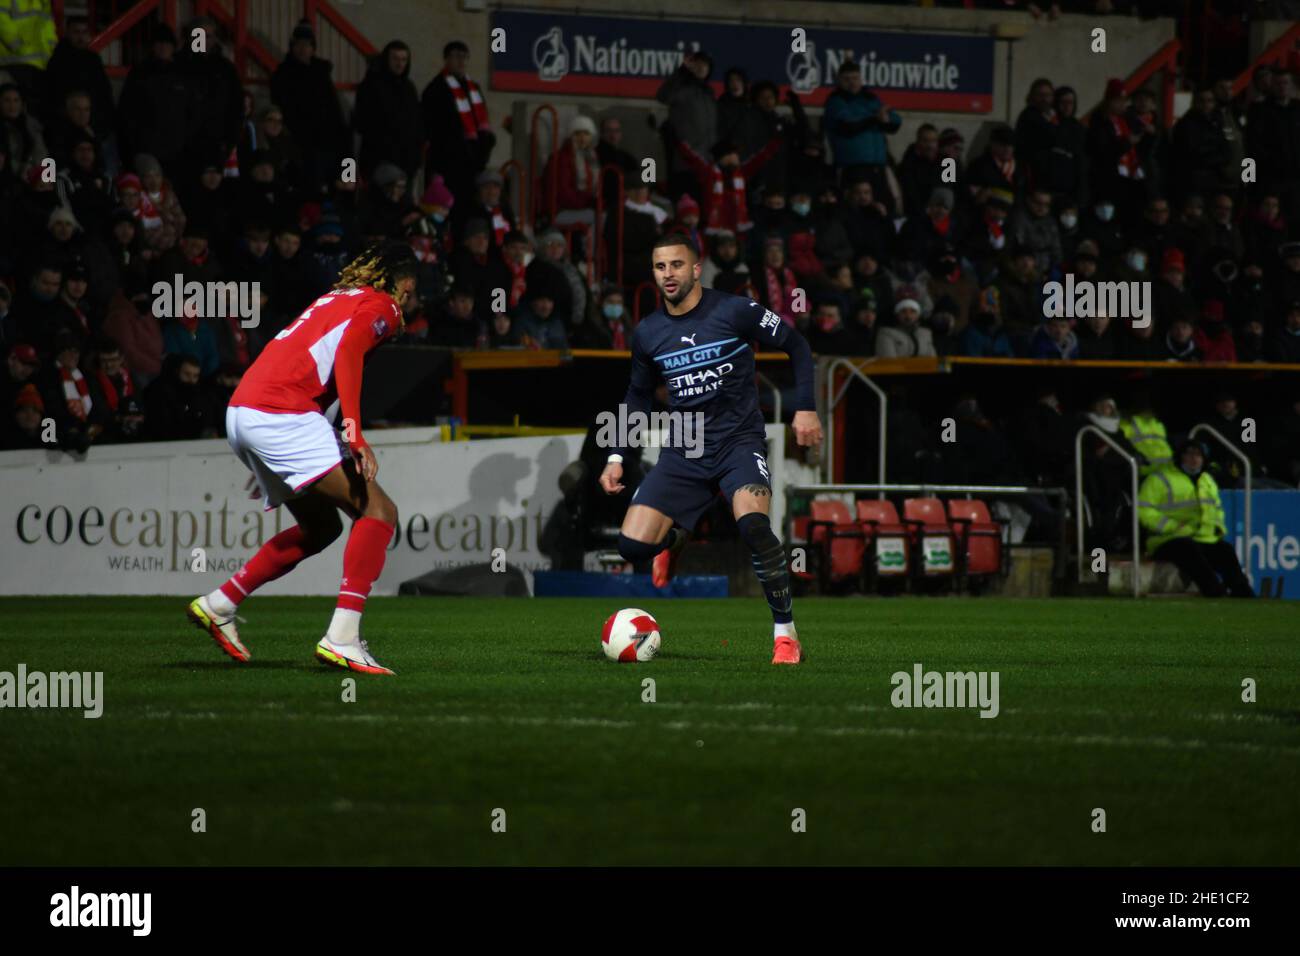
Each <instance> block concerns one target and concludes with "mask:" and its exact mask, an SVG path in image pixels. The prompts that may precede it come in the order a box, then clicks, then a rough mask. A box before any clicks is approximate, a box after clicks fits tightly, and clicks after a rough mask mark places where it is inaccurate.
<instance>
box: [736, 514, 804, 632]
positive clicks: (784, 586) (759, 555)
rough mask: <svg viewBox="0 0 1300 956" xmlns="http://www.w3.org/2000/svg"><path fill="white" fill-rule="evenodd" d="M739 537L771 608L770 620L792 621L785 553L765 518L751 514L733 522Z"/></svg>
mask: <svg viewBox="0 0 1300 956" xmlns="http://www.w3.org/2000/svg"><path fill="white" fill-rule="evenodd" d="M736 527H737V528H739V529H740V536H741V537H742V538H744V539H745V543H746V544H747V545H749V551H750V555H751V559H752V560H753V563H754V574H755V575H757V576H758V583H759V584H761V585H762V586H763V594H764V596H766V598H767V606H768V607H770V608H771V609H772V620H773V621H774V622H775V623H777V624H790V623H791V622H793V621H794V613H793V601H792V598H791V594H790V571H789V569H788V568H787V567H786V561H785V550H784V549H783V548H782V547H781V542H780V540H779V539H778V538H777V536H776V535H775V534H774V533H773V531H772V524H771V522H770V521H768V518H767V515H765V514H761V513H759V512H756V511H755V512H751V513H750V514H747V515H742V516H741V517H740V519H739V520H737V521H736Z"/></svg>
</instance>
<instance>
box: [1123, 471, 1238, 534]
mask: <svg viewBox="0 0 1300 956" xmlns="http://www.w3.org/2000/svg"><path fill="white" fill-rule="evenodd" d="M1138 522H1139V523H1140V524H1141V525H1142V527H1144V528H1146V529H1147V547H1146V553H1147V554H1148V555H1150V554H1152V553H1153V552H1154V551H1155V550H1156V549H1157V548H1159V547H1160V546H1161V545H1162V544H1164V543H1165V542H1166V541H1172V540H1173V539H1174V538H1191V539H1192V540H1193V541H1201V542H1204V543H1206V544H1213V543H1214V542H1216V541H1219V540H1222V538H1223V536H1224V535H1226V534H1227V533H1228V530H1227V526H1226V524H1225V521H1224V517H1223V502H1221V501H1220V500H1219V486H1218V484H1216V483H1215V481H1214V479H1213V478H1211V477H1210V473H1209V472H1208V471H1202V472H1201V473H1200V474H1199V475H1198V476H1197V477H1196V481H1195V482H1193V481H1192V479H1191V478H1189V477H1188V476H1187V473H1186V472H1184V471H1182V470H1181V469H1179V468H1175V467H1174V466H1173V465H1166V466H1165V467H1163V468H1159V469H1157V470H1156V471H1153V472H1152V473H1151V474H1149V475H1148V476H1147V477H1146V480H1144V481H1143V482H1142V485H1141V487H1139V488H1138Z"/></svg>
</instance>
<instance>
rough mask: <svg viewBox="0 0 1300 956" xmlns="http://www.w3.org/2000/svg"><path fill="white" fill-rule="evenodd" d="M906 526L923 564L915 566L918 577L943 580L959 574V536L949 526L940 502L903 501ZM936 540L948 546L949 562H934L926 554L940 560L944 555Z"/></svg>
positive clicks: (927, 500) (930, 499)
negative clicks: (919, 574)
mask: <svg viewBox="0 0 1300 956" xmlns="http://www.w3.org/2000/svg"><path fill="white" fill-rule="evenodd" d="M903 523H904V524H905V525H907V526H908V529H909V531H910V533H911V536H912V547H913V549H914V550H915V552H916V553H917V554H918V555H919V557H920V560H918V561H916V562H914V564H915V567H916V569H917V572H918V573H924V574H927V575H933V576H941V575H950V574H953V573H954V571H956V558H955V556H954V555H955V552H956V550H957V542H956V536H955V535H954V534H953V530H952V526H951V525H950V524H949V523H948V514H947V512H946V511H944V508H943V502H942V501H940V500H939V499H938V498H907V499H904V501H903ZM935 539H942V543H944V544H946V545H947V552H946V555H947V560H946V561H932V560H930V559H927V557H926V554H927V553H929V554H931V555H933V557H934V558H936V559H937V558H938V557H939V556H940V555H941V554H942V553H943V552H941V551H939V550H938V549H937V548H936V543H935Z"/></svg>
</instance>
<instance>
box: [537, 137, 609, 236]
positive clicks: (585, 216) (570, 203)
mask: <svg viewBox="0 0 1300 956" xmlns="http://www.w3.org/2000/svg"><path fill="white" fill-rule="evenodd" d="M595 142H596V123H595V121H594V120H593V119H592V118H591V117H590V116H575V117H574V118H573V121H572V122H571V123H570V124H569V138H568V139H567V140H565V142H564V145H563V146H561V147H560V148H559V149H558V150H556V152H555V153H554V155H552V156H551V158H550V159H549V160H548V161H547V163H546V168H545V170H544V171H543V173H542V182H543V183H547V184H549V183H550V182H551V181H552V180H551V176H552V175H554V176H555V180H554V182H555V184H556V186H555V219H554V220H553V224H554V225H556V226H561V227H563V226H568V225H571V224H573V223H583V224H584V225H587V226H595V224H596V191H597V190H598V189H600V161H599V160H598V159H596V150H595ZM552 168H554V172H552ZM547 188H549V186H548V187H547ZM578 235H581V234H580V233H575V245H576V237H577V236H578Z"/></svg>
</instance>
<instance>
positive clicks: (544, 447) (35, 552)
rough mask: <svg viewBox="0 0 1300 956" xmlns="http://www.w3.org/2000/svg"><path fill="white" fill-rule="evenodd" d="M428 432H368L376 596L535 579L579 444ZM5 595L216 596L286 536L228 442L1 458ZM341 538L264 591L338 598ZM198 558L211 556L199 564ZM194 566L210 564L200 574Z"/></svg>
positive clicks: (287, 520)
mask: <svg viewBox="0 0 1300 956" xmlns="http://www.w3.org/2000/svg"><path fill="white" fill-rule="evenodd" d="M431 435H432V429H429V428H423V429H418V428H416V429H393V430H391V431H372V432H369V433H368V438H369V440H370V442H371V445H372V447H373V448H374V452H375V456H376V457H377V458H378V460H379V482H380V484H381V485H383V487H384V490H385V491H387V492H388V493H389V495H390V496H391V497H392V499H393V501H395V502H396V503H397V510H398V527H397V532H396V533H395V534H394V536H393V541H392V543H391V544H390V545H389V548H388V559H387V561H386V563H385V565H384V572H383V574H382V575H381V576H380V578H379V580H378V581H377V582H376V583H375V589H374V592H373V593H375V594H396V593H397V588H398V586H399V585H400V584H401V583H402V582H403V581H406V580H408V579H410V578H414V577H418V576H420V575H422V574H425V573H427V572H429V571H431V570H433V569H435V568H448V567H455V566H457V565H462V564H480V563H486V562H489V561H490V560H491V558H492V551H493V549H494V548H502V549H503V550H504V552H505V558H506V561H507V562H508V563H509V564H511V565H513V566H515V567H518V568H520V569H521V570H523V571H524V572H525V574H526V576H527V577H528V578H529V579H530V581H531V577H532V572H533V571H534V570H537V569H538V568H548V567H550V562H549V560H548V559H547V558H546V557H545V556H544V555H543V554H542V552H541V550H540V549H539V539H540V537H541V533H542V529H543V527H544V526H545V524H546V520H547V519H548V518H549V517H550V515H551V512H552V511H553V510H554V509H555V506H556V504H557V503H558V502H559V500H560V490H559V486H558V484H557V480H558V478H559V475H560V471H561V470H562V469H563V468H564V467H565V466H566V465H568V464H569V462H571V461H573V460H574V459H575V458H576V457H577V456H578V452H579V450H580V449H581V446H582V438H583V436H582V435H580V434H575V435H558V436H550V437H545V438H500V439H494V440H485V441H474V442H447V443H434V442H432V441H430V437H431ZM0 487H3V488H4V491H5V493H4V496H3V500H2V501H0V594H176V595H190V596H193V595H195V594H199V593H202V592H204V591H209V590H211V589H212V588H214V587H216V586H217V585H218V584H220V583H221V582H222V581H224V580H225V579H226V578H228V577H229V576H230V575H231V574H233V573H234V572H235V571H237V570H239V568H240V567H242V566H243V564H244V562H245V561H247V560H248V559H249V558H250V557H252V555H253V552H254V551H256V550H257V548H258V547H260V546H261V544H262V543H263V542H264V541H266V540H267V539H268V538H270V537H272V536H273V535H275V534H276V533H277V532H278V531H279V530H281V528H284V527H289V526H290V525H292V524H293V516H292V515H291V514H289V513H288V510H287V509H286V508H277V509H275V510H274V511H265V510H263V507H262V498H261V496H260V495H258V494H256V492H255V491H254V490H253V488H254V486H253V485H252V484H251V474H250V473H249V471H248V470H247V469H246V468H245V467H244V466H243V464H241V463H240V461H239V459H237V458H236V457H235V456H234V454H233V453H232V452H231V451H230V446H229V445H227V444H226V442H225V441H224V440H213V441H195V442H167V443H160V444H145V445H108V446H104V447H102V448H92V449H91V450H90V452H89V453H88V455H87V457H86V460H84V461H77V460H76V459H74V458H73V457H72V456H71V455H66V454H63V453H59V452H43V451H18V452H5V453H3V454H0ZM344 528H345V531H344V534H343V535H342V536H340V537H339V539H338V540H337V541H335V542H334V544H332V545H331V546H330V547H329V548H328V549H327V550H326V551H324V552H322V553H321V554H320V555H317V556H315V557H312V558H310V559H308V560H306V561H304V562H303V563H302V564H300V565H299V566H298V567H297V568H295V569H294V571H293V573H292V574H289V575H288V576H286V577H283V578H281V579H280V580H278V581H272V582H271V583H269V584H267V585H266V587H265V589H264V590H262V591H259V592H258V593H259V594H260V593H266V594H319V595H328V594H335V593H337V591H338V586H339V577H340V576H341V575H342V573H343V547H344V544H345V543H346V541H347V533H346V528H347V522H344ZM196 549H201V550H200V551H198V552H197V553H196ZM196 558H198V559H201V560H202V562H203V563H202V564H199V565H197V566H198V568H199V570H195V567H196Z"/></svg>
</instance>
